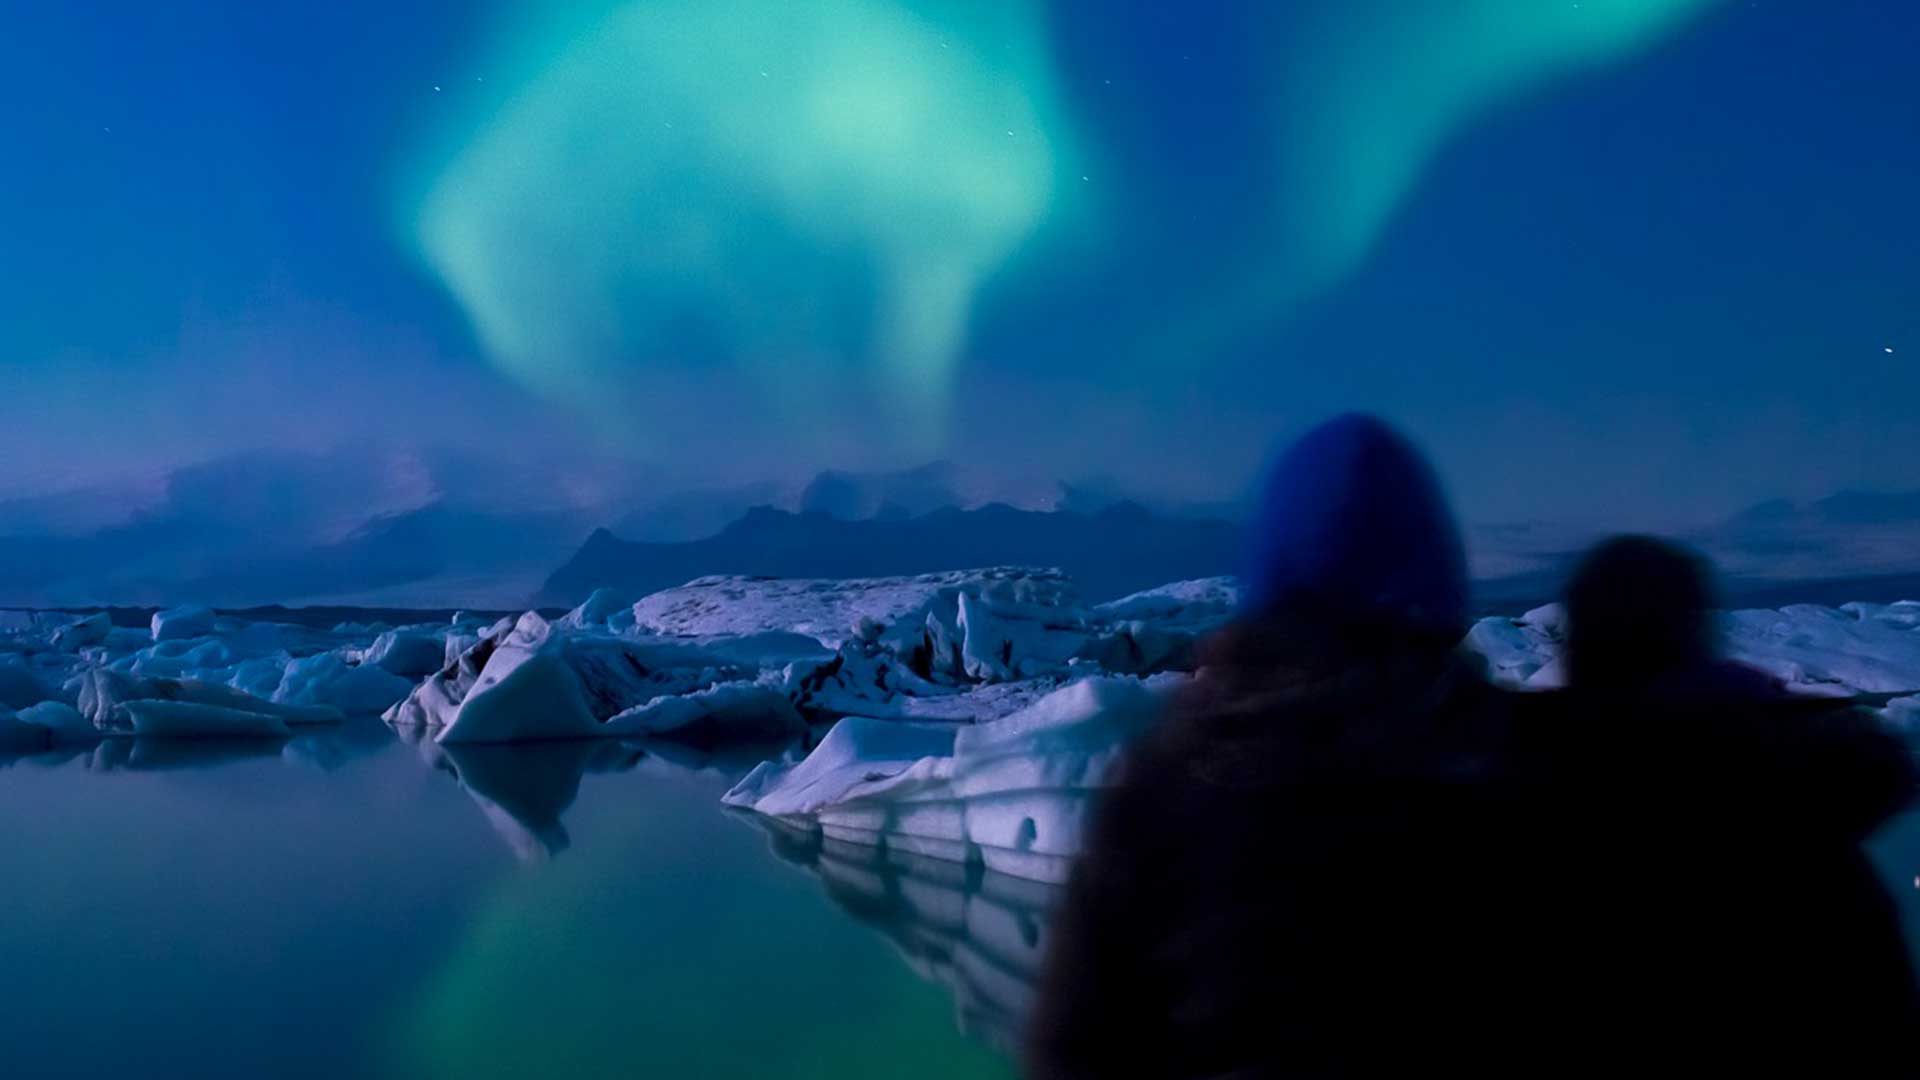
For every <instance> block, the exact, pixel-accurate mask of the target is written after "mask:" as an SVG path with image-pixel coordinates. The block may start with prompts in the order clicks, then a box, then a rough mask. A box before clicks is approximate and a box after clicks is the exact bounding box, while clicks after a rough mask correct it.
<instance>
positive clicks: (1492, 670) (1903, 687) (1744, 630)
mask: <svg viewBox="0 0 1920 1080" xmlns="http://www.w3.org/2000/svg"><path fill="white" fill-rule="evenodd" d="M1720 626H1721V632H1722V635H1723V637H1724V640H1725V647H1726V651H1727V655H1728V656H1729V657H1731V658H1732V659H1734V660H1737V661H1739V662H1740V663H1743V664H1747V665H1750V666H1752V667H1755V668H1758V669H1760V670H1762V671H1765V672H1767V673H1768V674H1770V675H1772V676H1773V677H1775V678H1776V679H1778V680H1780V681H1781V682H1782V683H1784V684H1785V685H1786V687H1787V688H1788V689H1789V690H1792V691H1795V692H1798V693H1806V694H1834V695H1843V696H1846V695H1860V694H1866V695H1886V694H1900V693H1902V692H1905V691H1920V603H1916V602H1913V601H1904V602H1901V603H1894V604H1859V603H1855V604H1844V605H1842V606H1840V607H1837V608H1832V607H1821V606H1818V605H1814V604H1795V605H1792V606H1790V607H1785V608H1781V609H1779V610H1777V611H1776V610H1770V609H1756V610H1745V611H1728V612H1723V613H1721V616H1720ZM1565 640H1566V612H1565V610H1564V609H1563V608H1562V607H1561V606H1560V605H1559V604H1548V605H1546V606H1545V607H1540V608H1535V609H1534V610H1532V611H1529V612H1527V613H1526V614H1524V615H1522V616H1520V617H1519V618H1488V619H1481V620H1480V621H1479V622H1478V623H1475V624H1474V626H1473V629H1472V630H1471V631H1470V632H1469V633H1468V635H1467V640H1466V642H1465V646H1466V648H1467V649H1468V650H1470V651H1472V652H1475V653H1478V654H1479V655H1480V656H1481V657H1482V658H1483V659H1484V660H1485V661H1486V666H1487V671H1488V674H1489V676H1490V677H1491V678H1492V679H1493V680H1494V681H1495V682H1498V683H1500V684H1502V685H1504V686H1509V687H1515V688H1522V689H1549V688H1553V687H1558V686H1561V685H1563V684H1564V682H1565V674H1564V669H1563V667H1562V665H1561V657H1560V654H1561V651H1562V649H1563V648H1564V645H1565Z"/></svg>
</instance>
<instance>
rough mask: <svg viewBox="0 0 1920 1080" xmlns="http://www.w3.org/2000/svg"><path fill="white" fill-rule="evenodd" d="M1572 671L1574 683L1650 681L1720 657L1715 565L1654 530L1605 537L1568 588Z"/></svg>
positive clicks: (1606, 685) (1597, 685) (1624, 685)
mask: <svg viewBox="0 0 1920 1080" xmlns="http://www.w3.org/2000/svg"><path fill="white" fill-rule="evenodd" d="M1566 602H1567V621H1568V623H1569V631H1568V635H1567V671H1568V676H1569V682H1570V683H1571V684H1572V685H1573V686H1575V687H1576V688H1587V689H1607V690H1629V689H1636V688H1645V687H1647V686H1650V685H1653V684H1655V683H1657V682H1660V681H1662V680H1665V679H1668V678H1670V677H1672V676H1674V675H1676V674H1678V673H1682V672H1688V671H1695V670H1699V669H1702V668H1705V667H1707V666H1708V665H1710V664H1712V663H1713V662H1714V660H1715V654H1716V651H1717V649H1716V642H1715V637H1714V630H1713V620H1712V611H1713V607H1714V596H1713V581H1712V572H1711V570H1710V569H1709V568H1708V566H1707V563H1706V561H1705V560H1704V559H1702V558H1701V557H1700V556H1698V555H1696V554H1694V553H1693V552H1691V551H1689V550H1687V549H1685V548H1682V547H1680V546H1678V545H1676V544H1671V543H1668V542H1666V541H1663V540H1656V539H1654V538H1652V537H1648V536H1620V537H1615V538H1614V539H1611V540H1608V541H1605V542H1604V543H1602V544H1600V545H1599V546H1598V547H1596V548H1594V549H1593V550H1592V551H1590V552H1588V553H1587V555H1586V557H1585V558H1583V559H1582V560H1581V561H1580V565H1579V567H1578V569H1577V570H1575V572H1574V575H1573V580H1572V582H1571V584H1570V585H1569V587H1568V590H1567V601H1566Z"/></svg>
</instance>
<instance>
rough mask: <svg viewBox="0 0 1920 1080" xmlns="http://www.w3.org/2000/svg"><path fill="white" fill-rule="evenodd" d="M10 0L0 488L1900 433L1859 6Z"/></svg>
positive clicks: (1515, 477) (1726, 482) (1875, 75)
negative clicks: (1379, 442) (33, 0)
mask: <svg viewBox="0 0 1920 1080" xmlns="http://www.w3.org/2000/svg"><path fill="white" fill-rule="evenodd" d="M18 16H19V17H18V18H16V19H13V20H11V21H10V23H9V24H8V30H9V33H8V34H7V35H4V36H0V91H4V92H5V93H6V95H7V97H8V100H12V101H17V102H21V103H23V104H24V107H23V108H20V109H16V110H14V111H13V112H12V113H10V114H9V115H8V116H7V117H5V118H0V235H4V236H5V237H6V238H7V243H5V244H0V277H4V280H5V282H6V287H5V288H0V327H4V330H0V378H4V380H5V386H4V389H6V390H8V391H9V392H10V393H11V394H12V396H13V397H14V398H15V399H18V400H22V401H26V402H29V403H30V404H29V405H28V406H27V407H25V408H22V409H19V410H16V416H15V418H14V423H13V424H12V425H11V427H10V428H9V429H8V430H6V431H0V454H4V455H5V456H7V457H8V458H9V460H13V461H17V462H21V463H22V464H21V465H20V466H19V467H18V468H16V469H14V470H12V471H11V472H8V473H5V474H0V501H3V500H5V499H7V498H10V497H13V496H28V495H31V496H38V495H43V494H50V493H56V492H60V491H66V490H70V489H71V487H72V486H74V485H85V484H89V483H92V482H94V481H97V480H104V479H112V480H114V481H115V482H116V483H118V482H121V481H123V480H124V481H126V482H127V483H131V484H133V486H135V487H139V486H140V485H143V484H145V485H149V486H150V485H151V483H152V479H151V478H152V476H154V475H165V473H166V471H167V470H169V469H171V468H174V467H177V466H180V465H183V464H186V463H190V462H197V461H208V460H212V459H216V458H221V457H225V456H230V455H245V454H249V453H252V452H254V451H257V450H263V449H265V450H272V449H294V450H298V449H303V448H308V449H318V450H327V449H331V448H336V447H341V446H348V447H351V446H359V445H362V444H367V443H381V444H387V445H393V444H398V445H401V446H437V445H451V446H454V447H457V448H460V449H464V450H473V451H482V452H484V453H487V454H494V455H504V456H509V457H512V458H514V459H515V460H516V461H517V462H518V463H519V464H520V465H521V466H522V467H524V468H530V469H533V470H535V471H538V470H540V469H543V468H544V469H547V470H549V471H554V472H563V471H565V469H566V468H567V466H568V464H569V463H570V462H576V461H580V460H586V459H588V458H594V459H619V460H623V461H634V462H636V465H644V466H645V468H648V469H654V468H657V469H658V470H659V471H660V472H661V473H662V474H667V475H672V476H673V477H675V482H676V483H683V484H684V483H691V482H693V481H695V480H698V481H700V482H712V483H716V484H733V483H757V482H761V481H766V480H768V479H770V478H779V479H782V480H785V481H800V482H804V479H805V477H807V476H809V475H811V474H812V473H813V472H814V471H817V470H818V469H821V468H826V467H840V468H851V469H898V468H905V467H912V466H915V465H918V464H922V463H924V462H926V461H927V460H929V459H930V458H933V457H936V456H938V457H947V458H951V459H955V460H958V461H962V462H965V463H967V464H969V465H970V466H975V467H978V468H980V469H983V470H985V471H987V472H989V473H997V474H1002V475H1016V476H1020V477H1032V476H1040V477H1050V478H1066V479H1070V480H1071V479H1076V478H1078V479H1098V478H1102V477H1109V478H1113V479H1114V480H1116V481H1119V482H1121V483H1122V485H1123V486H1127V487H1131V488H1134V489H1137V490H1142V491H1144V492H1147V493H1150V494H1154V495H1158V496H1168V497H1180V498H1196V499H1203V500H1211V499H1221V498H1232V497H1234V496H1235V495H1237V494H1238V493H1240V491H1241V490H1243V486H1244V485H1245V483H1246V482H1247V481H1248V480H1249V478H1250V477H1251V476H1252V475H1253V474H1254V473H1255V471H1256V470H1257V468H1258V466H1259V463H1260V461H1261V458H1262V456H1263V455H1264V453H1265V452H1266V448H1267V447H1268V445H1269V444H1270V443H1271V442H1272V441H1273V439H1274V438H1275V437H1276V436H1277V435H1279V434H1282V433H1284V432H1286V431H1290V430H1297V429H1298V428H1299V427H1300V426H1302V425H1304V424H1307V423H1310V422H1312V421H1313V420H1314V419H1315V418H1318V417H1322V416H1324V415H1326V414H1327V413H1329V412H1332V411H1336V410H1342V409H1348V408H1364V409H1369V410H1372V411H1376V412H1380V413H1383V414H1385V415H1387V416H1390V417H1391V418H1393V419H1394V420H1396V421H1397V422H1399V423H1400V424H1402V425H1403V426H1405V427H1406V428H1407V429H1408V430H1410V431H1411V432H1413V433H1414V434H1415V435H1417V436H1418V437H1419V438H1420V439H1421V440H1422V442H1423V443H1424V444H1425V445H1427V446H1429V447H1431V448H1432V450H1433V452H1434V454H1435V456H1436V459H1437V463H1438V465H1439V467H1440V468H1441V470H1442V472H1443V473H1444V474H1445V475H1446V476H1447V478H1448V480H1449V481H1450V483H1451V484H1452V485H1453V487H1454V490H1455V491H1456V492H1457V494H1458V496H1459V498H1460V499H1461V500H1462V503H1463V506H1464V507H1465V509H1466V512H1467V513H1468V514H1469V515H1470V516H1473V517H1476V518H1482V519H1512V518H1516V517H1532V516H1535V515H1548V516H1552V515H1560V514H1595V513H1597V514H1601V515H1606V516H1611V517H1615V518H1619V519H1621V520H1623V521H1627V520H1631V521H1633V522H1636V523H1638V524H1640V525H1642V526H1644V527H1655V526H1657V525H1659V524H1660V523H1662V522H1668V521H1676V520H1680V519H1687V520H1701V519H1705V518H1711V517H1713V516H1715V515H1721V514H1726V513H1731V512H1734V511H1736V510H1738V509H1740V508H1741V507H1742V506H1744V505H1747V504H1750V503H1752V502H1755V501H1758V500H1761V499H1766V498H1772V497H1776V496H1782V495H1787V496H1796V497H1803V498H1804V497H1818V496H1821V495H1825V494H1830V493H1832V492H1834V491H1837V490H1841V489H1843V488H1849V487H1858V488H1900V487H1911V486H1913V483H1914V479H1913V477H1912V475H1911V470H1910V469H1909V468H1906V467H1905V466H1904V465H1903V464H1902V463H1903V462H1905V461H1910V460H1914V459H1916V458H1920V425H1914V424H1912V422H1911V418H1910V416H1908V415H1907V412H1908V410H1907V408H1906V405H1905V403H1906V402H1908V401H1911V400H1912V399H1913V398H1914V397H1915V396H1916V395H1920V365H1916V364H1915V363H1914V362H1913V358H1914V357H1916V356H1920V346H1915V345H1914V344H1913V343H1914V341H1915V340H1916V338H1920V309H1916V307H1915V305H1914V304H1913V300H1912V298H1913V296H1914V294H1915V290H1916V289H1920V255H1917V254H1916V253H1920V202H1916V200H1914V199H1913V198H1912V197H1911V190H1912V187H1913V183H1912V178H1913V176H1915V175H1917V174H1920V114H1916V112H1915V111H1914V110H1913V109H1912V107H1911V102H1912V100H1913V99H1914V97H1915V94H1914V91H1913V86H1912V75H1911V71H1912V65H1911V61H1910V58H1909V57H1908V56H1907V55H1906V53H1907V51H1908V50H1907V47H1906V44H1905V43H1907V42H1910V41H1911V40H1912V39H1913V36H1914V34H1916V33H1920V12H1910V11H1907V10H1906V9H1904V8H1901V9H1897V10H1895V9H1889V7H1888V5H1886V4H1885V3H1884V2H1880V0H1832V2H1831V3H1823V4H1821V5H1818V6H1817V7H1816V6H1814V5H1809V4H1805V3H1803V2H1795V0H1758V2H1745V3H1735V2H1733V0H1344V2H1343V0H1275V2H1273V3H1253V2H1251V0H1189V2H1186V3H1179V4H1171V3H1164V2H1148V0H996V2H991V3H980V2H963V0H784V2H780V0H714V2H711V3H706V2H696V0H546V2H541V3H531V2H529V3H506V2H504V0H479V2H475V0H411V2H409V3H404V4H395V3H392V2H391V0H340V2H339V3H337V4H332V5H327V6H326V7H325V8H324V9H321V8H316V7H314V6H312V5H308V4H299V3H294V2H293V0H262V2H261V3H257V4H249V5H240V4H216V5H205V6H201V5H194V6H191V7H189V8H172V9H166V10H161V9H157V8H154V7H152V6H151V5H142V4H139V3H136V2H134V0H99V2H98V3H94V4H88V5H34V6H31V7H30V8H28V9H27V10H25V11H22V12H20V13H18ZM49 447H58V448H59V450H58V452H57V453H50V452H49V451H48V449H47V448H49ZM1676 460H1685V461H1687V462H1689V463H1690V466H1689V468H1687V469H1686V470H1684V471H1683V472H1681V473H1679V474H1675V473H1674V471H1673V470H1672V469H1671V468H1670V467H1669V463H1671V462H1673V461H1676ZM635 471H636V475H637V474H638V473H639V472H641V471H643V470H642V469H640V468H636V470H635ZM129 473H136V474H138V475H135V476H133V477H131V479H128V474H129ZM143 490H144V489H143ZM22 512H23V513H25V512H26V511H24V510H23V511H22ZM32 512H33V513H34V514H39V513H40V511H39V510H34V511H32ZM49 512H51V511H49ZM1623 515H1624V516H1625V517H1622V516H1623ZM35 520H39V519H38V518H35Z"/></svg>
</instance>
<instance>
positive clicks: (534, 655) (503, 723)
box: [385, 612, 755, 743]
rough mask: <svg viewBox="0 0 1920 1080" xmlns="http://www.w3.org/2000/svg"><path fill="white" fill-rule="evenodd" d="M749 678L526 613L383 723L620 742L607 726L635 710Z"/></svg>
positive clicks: (469, 734)
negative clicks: (571, 630)
mask: <svg viewBox="0 0 1920 1080" xmlns="http://www.w3.org/2000/svg"><path fill="white" fill-rule="evenodd" d="M754 674H755V672H753V671H751V670H746V669H743V668H740V667H738V666H736V665H733V664H730V663H728V662H727V661H726V660H724V659H723V658H721V657H718V656H715V655H713V654H712V653H709V652H707V651H705V650H702V649H699V648H698V647H695V646H692V645H686V644H679V643H671V642H651V641H645V640H633V639H629V638H623V637H616V636H612V635H605V634H584V633H568V632H566V631H565V630H564V629H560V628H556V627H555V626H554V625H553V624H551V623H549V622H547V621H546V620H545V619H543V618H541V617H540V616H539V615H537V614H535V613H533V612H528V613H526V614H525V615H522V616H521V617H520V619H519V620H518V621H517V622H515V623H513V624H512V626H511V627H505V628H503V627H499V626H496V627H494V628H492V629H491V630H490V631H489V632H488V634H487V635H485V636H483V637H482V638H481V639H480V640H479V641H477V642H476V643H475V644H474V645H473V646H472V647H471V648H469V649H468V650H467V651H466V652H465V653H463V654H461V656H460V658H459V660H458V661H456V662H455V663H454V664H451V665H449V666H448V667H447V668H445V669H443V670H441V671H440V672H438V673H436V674H435V675H433V676H431V677H429V678H428V679H427V680H426V681H425V682H423V683H422V684H421V685H420V686H419V687H417V688H415V689H414V691H413V693H412V694H410V695H408V697H407V698H406V700H404V701H402V702H400V703H399V704H397V705H395V706H393V707H392V708H391V709H389V710H388V711H387V713H386V714H385V715H386V718H387V720H388V722H389V723H392V724H395V725H396V726H418V727H424V728H428V729H430V730H434V731H436V732H437V734H436V735H435V738H436V739H437V740H438V741H439V742H442V743H487V742H523V741H531V740H538V739H575V738H595V737H605V736H611V735H616V734H620V733H621V729H620V728H619V727H610V726H609V725H608V723H607V721H609V720H611V719H612V718H613V717H614V716H616V715H618V714H620V713H622V712H625V711H627V710H629V709H632V708H634V707H635V706H639V705H646V704H648V703H650V702H653V701H655V700H657V699H661V698H666V697H675V696H679V695H683V694H690V693H693V692H694V691H698V690H704V689H707V688H708V687H711V686H714V685H715V684H718V683H722V682H738V681H742V680H745V679H750V678H751V677H752V676H753V675H754Z"/></svg>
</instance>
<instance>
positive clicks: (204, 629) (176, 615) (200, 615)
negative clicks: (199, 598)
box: [151, 604, 213, 641]
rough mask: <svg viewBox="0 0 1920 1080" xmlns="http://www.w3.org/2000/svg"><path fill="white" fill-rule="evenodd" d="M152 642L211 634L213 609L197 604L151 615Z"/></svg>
mask: <svg viewBox="0 0 1920 1080" xmlns="http://www.w3.org/2000/svg"><path fill="white" fill-rule="evenodd" d="M151 625H152V629H153V640H155V641H175V640H179V639H181V638H194V637H200V636H201V635H203V634H211V633H213V609H212V608H209V607H202V606H200V605H198V604H188V605H185V606H182V607H176V608H168V609H166V610H165V611H156V612H154V613H153V621H152V624H151Z"/></svg>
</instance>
